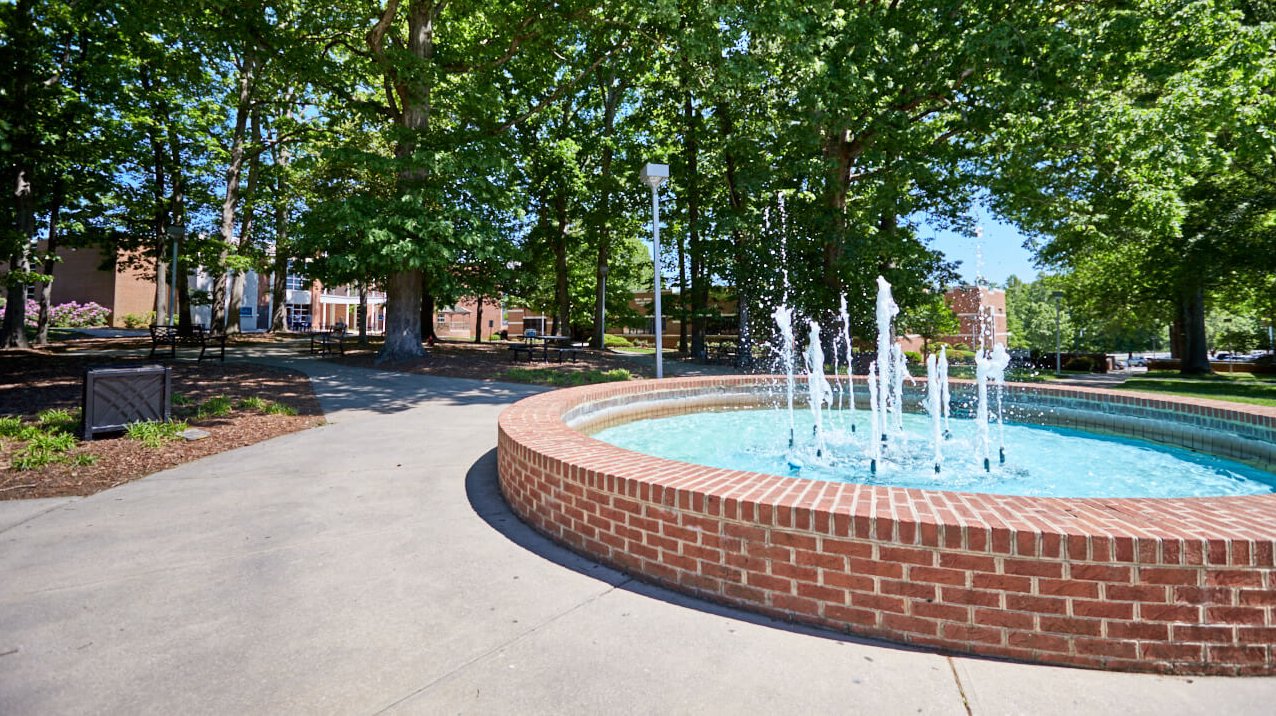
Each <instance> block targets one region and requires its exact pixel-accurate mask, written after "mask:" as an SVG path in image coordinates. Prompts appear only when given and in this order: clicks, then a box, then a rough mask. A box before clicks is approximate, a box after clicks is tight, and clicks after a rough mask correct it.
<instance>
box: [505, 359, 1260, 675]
mask: <svg viewBox="0 0 1276 716" xmlns="http://www.w3.org/2000/svg"><path fill="white" fill-rule="evenodd" d="M768 380H769V379H765V378H757V377H746V376H740V377H731V378H712V379H711V378H688V379H678V380H666V381H661V382H659V383H655V382H650V381H648V382H641V383H620V384H615V383H613V384H607V385H601V386H587V387H583V388H576V389H571V390H560V391H554V392H550V393H546V394H543V395H538V396H535V397H532V398H528V399H526V400H523V401H521V402H519V403H518V404H516V405H514V406H512V407H510V408H509V409H507V410H506V411H505V412H504V413H503V414H502V415H501V418H500V422H499V435H498V454H499V457H498V460H499V471H500V483H501V489H502V491H503V492H504V494H505V497H506V499H507V500H508V501H509V503H510V505H511V506H512V507H513V509H514V510H515V512H516V513H518V514H519V515H520V516H521V517H522V518H523V519H524V520H526V521H527V522H528V523H529V524H531V525H532V526H533V527H534V528H536V529H537V530H539V531H541V532H542V533H544V534H546V535H548V536H549V537H551V538H552V539H554V540H556V541H558V542H561V543H562V544H565V545H567V546H569V547H570V548H572V549H574V550H576V551H578V552H581V553H583V554H586V555H588V556H590V557H592V558H594V559H596V560H598V561H600V562H603V563H606V564H609V565H612V566H614V567H617V568H619V569H622V570H625V571H626V572H629V573H630V574H633V575H635V576H637V577H639V578H642V579H645V580H648V581H652V582H656V583H659V584H662V585H665V586H667V587H670V588H673V589H676V590H679V591H682V592H687V593H690V594H694V595H697V596H700V597H703V598H706V599H710V600H713V601H717V602H723V603H727V604H732V605H736V606H740V607H744V608H746V609H750V610H753V611H757V612H762V613H765V614H770V615H774V616H778V617H782V618H785V619H791V620H794V621H799V622H804V623H809V624H816V625H820V626H825V627H829V628H833V629H837V630H840V631H845V632H850V633H853V634H858V635H863V636H870V637H879V638H883V639H888V640H891V641H896V642H904V643H908V644H917V645H922V646H927V647H934V648H938V649H943V650H950V651H954V652H961V653H972V654H982V655H988V656H996V657H1009V658H1014V659H1023V660H1027V661H1037V662H1044V663H1052V664H1065V665H1076V666H1084V667H1098V668H1109V669H1122V670H1134V671H1157V672H1165V673H1194V674H1273V673H1276V568H1274V548H1276V495H1258V496H1247V497H1229V498H1190V499H1064V498H1036V497H1015V496H1003V495H985V494H972V493H958V492H942V491H932V490H916V489H904V488H892V487H876V486H866V485H856V484H842V483H832V482H820V481H812V480H801V479H790V478H782V477H774V476H767V475H760V474H756V473H748V472H741V471H733V470H725V469H717V468H708V467H703V466H697V465H689V464H686V463H680V462H674V461H669V460H663V459H659V458H654V457H650V456H646V455H641V454H638V453H634V452H630V451H627V450H624V449H621V448H617V447H613V446H611V445H608V444H605V443H602V442H600V441H597V440H594V439H592V438H590V437H589V436H588V435H587V434H585V432H582V430H585V431H589V430H596V429H600V428H601V427H603V426H605V425H608V424H614V423H616V422H623V421H626V420H631V419H636V418H642V417H652V416H657V415H665V414H673V413H678V412H686V411H687V410H693V409H699V408H701V407H703V406H705V405H709V404H724V403H726V404H731V403H737V404H740V403H757V402H758V401H759V397H758V396H757V394H756V391H757V390H758V388H759V386H763V385H765V384H766V383H767V382H768ZM1016 399H1018V400H1021V401H1022V400H1030V399H1031V400H1039V401H1041V402H1042V403H1044V404H1053V405H1061V406H1069V407H1067V408H1066V409H1061V410H1060V411H1059V413H1060V415H1056V416H1055V417H1054V419H1053V421H1054V422H1063V423H1068V422H1069V421H1086V420H1096V421H1098V423H1099V424H1101V425H1102V426H1104V427H1105V429H1107V430H1109V431H1115V432H1128V433H1146V431H1147V430H1149V429H1150V428H1149V427H1148V426H1149V425H1152V424H1153V423H1152V422H1151V421H1150V420H1149V418H1148V416H1149V415H1151V416H1155V417H1157V418H1159V419H1164V418H1165V417H1166V416H1167V415H1181V416H1182V417H1183V420H1185V421H1187V422H1188V423H1194V424H1195V423H1201V424H1209V425H1214V426H1216V427H1220V426H1221V427H1234V428H1236V429H1237V430H1239V431H1241V432H1242V433H1243V434H1244V435H1245V437H1241V438H1234V439H1223V438H1222V437H1220V438H1219V439H1218V441H1217V447H1219V448H1225V450H1224V451H1225V452H1228V453H1230V454H1233V455H1234V456H1238V457H1241V458H1247V459H1249V461H1250V462H1254V463H1258V464H1263V465H1266V466H1267V467H1268V469H1271V460H1272V454H1273V446H1274V444H1276V442H1274V441H1273V436H1274V435H1276V410H1273V409H1270V408H1259V407H1253V408H1246V409H1244V410H1238V409H1237V408H1236V406H1234V405H1231V404H1223V403H1215V402H1213V401H1206V400H1190V399H1181V400H1179V399H1176V400H1173V401H1168V400H1149V399H1146V398H1132V397H1130V396H1129V395H1124V394H1121V393H1117V392H1113V391H1102V390H1094V389H1082V388H1073V389H1069V388H1052V387H1036V386H1033V387H1031V388H1021V389H1019V390H1018V391H1017V393H1016ZM1083 404H1085V405H1088V406H1089V408H1090V409H1089V410H1081V409H1080V406H1081V405H1083ZM1069 415H1070V416H1071V417H1068V416H1069ZM1086 416H1090V417H1086ZM569 423H570V424H571V425H572V426H574V427H570V426H569ZM1157 424H1162V423H1161V421H1160V420H1158V421H1157ZM576 428H580V429H576ZM1197 432H1203V430H1202V429H1201V428H1195V429H1187V430H1184V429H1181V428H1172V429H1169V430H1168V431H1167V432H1166V433H1165V434H1164V435H1162V436H1161V437H1163V438H1165V439H1167V440H1169V441H1177V442H1180V443H1184V444H1192V442H1193V441H1196V442H1197V443H1199V441H1200V438H1199V437H1197V436H1195V435H1194V433H1197Z"/></svg>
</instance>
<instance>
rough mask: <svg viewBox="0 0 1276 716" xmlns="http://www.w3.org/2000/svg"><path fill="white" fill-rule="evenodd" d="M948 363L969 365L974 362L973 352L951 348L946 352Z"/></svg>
mask: <svg viewBox="0 0 1276 716" xmlns="http://www.w3.org/2000/svg"><path fill="white" fill-rule="evenodd" d="M948 362H949V363H957V364H969V363H974V362H975V352H974V351H965V350H961V349H959V348H951V349H949V351H948Z"/></svg>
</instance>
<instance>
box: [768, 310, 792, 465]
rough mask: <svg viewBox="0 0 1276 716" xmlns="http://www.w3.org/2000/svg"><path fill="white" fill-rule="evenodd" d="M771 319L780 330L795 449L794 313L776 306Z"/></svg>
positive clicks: (790, 425)
mask: <svg viewBox="0 0 1276 716" xmlns="http://www.w3.org/2000/svg"><path fill="white" fill-rule="evenodd" d="M771 317H772V318H774V319H775V325H776V326H777V327H778V328H779V329H780V362H781V364H782V365H783V366H784V382H785V395H786V397H787V398H788V407H789V447H793V429H794V428H793V426H794V421H793V311H792V309H790V308H789V307H788V306H784V305H780V306H776V307H775V312H774V313H772V314H771Z"/></svg>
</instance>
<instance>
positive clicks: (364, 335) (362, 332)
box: [355, 281, 368, 346]
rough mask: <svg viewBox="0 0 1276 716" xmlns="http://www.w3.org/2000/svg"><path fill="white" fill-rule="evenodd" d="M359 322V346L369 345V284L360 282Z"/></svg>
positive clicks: (356, 312)
mask: <svg viewBox="0 0 1276 716" xmlns="http://www.w3.org/2000/svg"><path fill="white" fill-rule="evenodd" d="M355 317H356V320H358V322H359V345H361V346H366V345H368V284H366V283H364V282H363V281H360V282H359V308H358V310H356V311H355Z"/></svg>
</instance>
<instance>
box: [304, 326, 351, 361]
mask: <svg viewBox="0 0 1276 716" xmlns="http://www.w3.org/2000/svg"><path fill="white" fill-rule="evenodd" d="M347 336H348V334H347V332H346V326H345V324H344V323H338V324H336V325H334V326H333V327H332V330H330V331H315V332H313V333H311V334H310V352H311V354H315V353H319V354H325V355H326V354H329V353H332V348H333V346H336V347H337V351H338V352H340V353H341V355H345V354H346V338H347Z"/></svg>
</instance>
